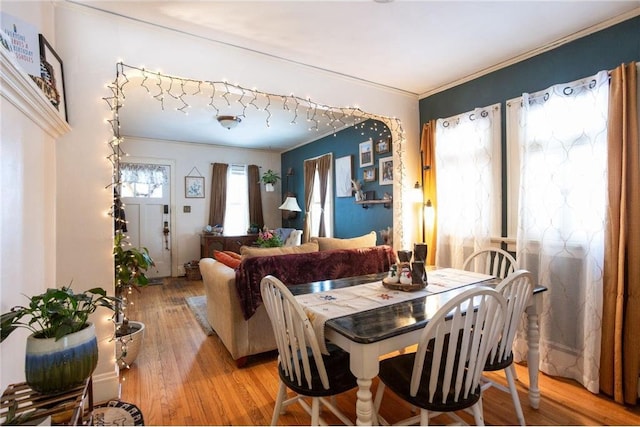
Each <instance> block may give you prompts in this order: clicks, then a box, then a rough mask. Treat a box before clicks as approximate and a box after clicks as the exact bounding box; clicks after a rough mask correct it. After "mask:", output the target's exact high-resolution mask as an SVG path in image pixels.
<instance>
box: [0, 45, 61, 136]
mask: <svg viewBox="0 0 640 427" xmlns="http://www.w3.org/2000/svg"><path fill="white" fill-rule="evenodd" d="M0 58H1V59H0V95H1V96H2V97H3V98H5V99H6V100H7V101H8V102H10V103H12V104H13V105H14V106H15V107H16V108H18V109H19V110H20V111H22V112H23V113H24V114H25V116H26V117H29V118H30V119H31V120H33V122H34V123H36V124H37V125H38V126H40V128H42V130H44V131H45V132H46V133H47V134H49V135H50V136H51V137H53V138H59V137H60V136H62V135H64V134H66V133H68V132H69V131H71V126H69V123H67V122H66V121H65V120H64V119H63V118H62V116H61V115H60V113H59V112H58V110H56V109H55V107H54V106H53V105H51V103H50V102H49V100H48V99H47V98H46V97H45V96H44V93H42V91H41V90H40V88H39V87H38V86H37V85H36V84H35V82H34V81H33V80H32V79H31V77H30V76H28V75H27V74H26V73H25V72H24V71H22V68H21V67H20V66H19V65H18V62H17V61H16V59H15V58H14V57H12V56H11V54H10V53H9V52H8V51H7V50H6V49H4V48H2V47H1V46H0Z"/></svg>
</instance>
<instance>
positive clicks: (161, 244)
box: [122, 165, 171, 278]
mask: <svg viewBox="0 0 640 427" xmlns="http://www.w3.org/2000/svg"><path fill="white" fill-rule="evenodd" d="M149 166H153V167H158V166H159V165H149ZM159 167H162V168H163V169H164V170H165V172H166V176H167V180H166V182H165V184H164V185H162V186H158V187H156V188H150V187H152V186H149V185H148V184H144V183H138V184H133V185H132V184H129V183H123V185H122V203H124V212H125V215H126V220H127V232H126V233H125V234H126V235H127V236H128V237H129V239H128V240H129V242H130V243H131V244H132V245H133V246H135V247H138V248H143V247H144V248H147V249H148V250H149V255H151V258H152V259H153V261H154V262H155V264H156V265H155V267H151V268H150V269H149V270H148V271H147V273H146V275H147V277H149V278H155V277H169V276H171V229H170V224H171V222H170V217H171V215H170V208H171V197H170V194H171V192H170V182H171V178H170V177H171V167H170V166H167V165H160V166H159Z"/></svg>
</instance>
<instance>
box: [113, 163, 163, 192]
mask: <svg viewBox="0 0 640 427" xmlns="http://www.w3.org/2000/svg"><path fill="white" fill-rule="evenodd" d="M120 179H121V181H122V182H123V183H132V184H133V183H135V184H147V185H149V186H150V187H153V188H155V187H159V186H162V185H164V184H166V182H167V179H168V178H167V170H166V167H165V166H162V165H152V164H144V165H143V164H138V163H122V164H121V165H120Z"/></svg>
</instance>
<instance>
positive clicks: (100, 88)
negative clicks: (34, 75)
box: [3, 2, 419, 400]
mask: <svg viewBox="0 0 640 427" xmlns="http://www.w3.org/2000/svg"><path fill="white" fill-rule="evenodd" d="M55 6H56V9H55V12H56V13H55V17H56V20H55V24H56V38H55V41H56V44H55V45H54V48H55V49H56V51H57V52H58V54H59V55H60V56H61V57H62V58H63V61H64V67H65V83H66V94H67V102H68V110H69V120H70V124H71V126H72V128H73V131H72V132H71V133H70V134H68V135H66V136H64V137H63V138H61V140H60V141H58V142H57V144H56V154H57V159H56V160H57V162H56V167H57V175H56V179H57V190H58V191H57V200H56V202H57V212H56V215H57V222H56V226H57V246H56V256H57V263H56V266H57V275H56V279H57V282H58V283H65V282H68V281H69V280H70V279H72V278H74V280H75V281H76V282H74V283H81V284H82V285H83V286H84V285H85V284H86V285H87V286H88V285H89V284H91V285H100V286H105V287H107V288H109V289H111V290H113V283H112V282H113V280H112V268H113V267H112V258H111V243H112V242H111V234H112V224H111V220H110V218H109V217H107V216H106V215H105V213H106V211H107V210H108V207H109V206H110V203H111V200H110V191H109V190H105V188H104V187H105V185H107V184H109V183H110V181H111V168H110V164H109V162H108V161H107V160H106V157H107V156H108V155H109V150H108V146H107V141H108V139H109V138H110V129H109V126H108V125H107V124H106V122H105V120H106V119H108V118H109V110H108V108H107V104H106V103H105V102H104V101H103V100H102V99H101V98H102V97H104V96H108V95H109V91H108V90H107V89H106V87H105V85H106V84H107V83H108V82H110V81H112V80H113V79H114V77H115V64H116V62H117V61H118V60H124V61H125V62H126V63H127V64H130V65H135V66H145V67H146V68H148V69H161V70H162V71H163V72H166V73H169V74H174V75H181V76H185V77H190V78H196V79H202V80H222V79H224V78H228V79H229V80H231V81H234V82H237V83H238V84H240V85H242V86H244V87H259V88H261V90H264V91H268V92H271V93H282V94H290V93H292V92H293V93H297V94H298V93H300V94H305V96H309V97H311V98H312V99H314V100H315V101H316V102H319V103H324V104H327V105H333V106H359V107H360V108H362V109H363V110H365V111H368V112H371V113H375V114H381V115H385V116H395V117H398V118H400V119H401V120H402V121H403V124H404V129H405V130H406V132H407V135H406V136H407V139H408V145H409V150H410V152H412V153H415V157H413V156H412V157H411V158H409V159H408V163H409V164H410V165H411V163H414V164H415V163H416V162H417V153H418V151H419V150H418V132H419V129H418V127H419V125H418V119H419V118H418V101H417V98H414V97H408V96H406V95H402V94H398V93H397V92H395V91H390V90H388V89H381V88H377V87H372V86H371V85H367V84H365V83H361V82H357V81H354V80H351V79H348V78H345V77H341V76H334V75H331V74H328V73H326V72H322V71H318V70H313V69H309V68H306V67H302V66H299V65H293V64H289V63H285V62H282V61H279V60H276V59H273V58H267V57H264V56H261V55H256V54H255V53H250V52H247V51H242V50H238V49H235V48H231V47H226V46H222V45H218V44H216V43H213V42H207V41H205V40H201V39H198V38H194V37H190V36H188V35H184V34H179V33H175V32H171V31H167V30H164V29H159V28H155V27H151V26H148V25H146V24H142V23H139V22H132V21H129V20H126V19H124V18H120V17H114V16H110V15H107V14H103V13H101V12H97V11H93V10H89V9H86V8H84V7H82V6H79V5H75V4H70V3H60V2H56V3H55ZM210 160H215V159H208V160H207V161H210ZM200 170H201V172H203V173H204V171H203V170H202V169H200ZM414 170H415V169H414ZM416 176H417V172H415V173H414V174H413V175H412V176H409V177H408V178H407V181H415V177H416ZM394 191H395V190H394ZM189 245H191V243H189ZM189 250H191V249H189ZM3 286H4V285H3ZM98 326H99V328H98V334H99V336H100V337H101V339H102V341H101V346H100V364H99V365H98V368H97V370H96V375H95V376H94V384H95V388H96V399H97V400H101V399H102V398H105V397H109V395H111V394H114V393H117V388H116V385H115V382H116V381H117V377H116V376H115V373H114V371H115V370H114V366H115V364H114V350H113V344H112V343H108V342H107V338H108V336H109V335H110V333H111V330H110V329H109V328H108V326H107V325H106V324H105V325H104V326H100V325H98ZM147 327H151V328H152V327H153V325H147ZM143 351H144V350H143Z"/></svg>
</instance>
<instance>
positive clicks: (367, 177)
mask: <svg viewBox="0 0 640 427" xmlns="http://www.w3.org/2000/svg"><path fill="white" fill-rule="evenodd" d="M362 180H363V181H364V182H374V181H375V180H376V168H366V169H365V170H364V172H363V174H362Z"/></svg>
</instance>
